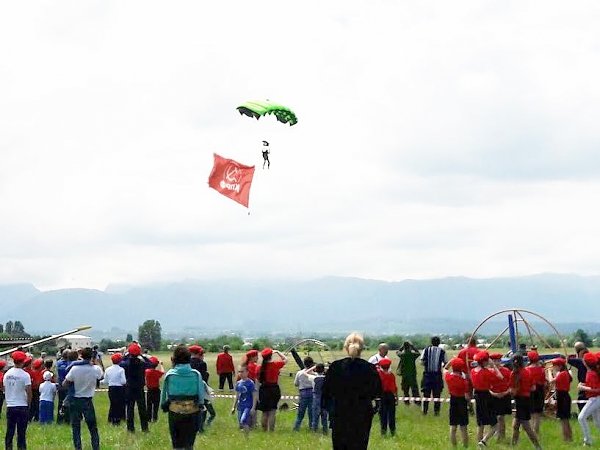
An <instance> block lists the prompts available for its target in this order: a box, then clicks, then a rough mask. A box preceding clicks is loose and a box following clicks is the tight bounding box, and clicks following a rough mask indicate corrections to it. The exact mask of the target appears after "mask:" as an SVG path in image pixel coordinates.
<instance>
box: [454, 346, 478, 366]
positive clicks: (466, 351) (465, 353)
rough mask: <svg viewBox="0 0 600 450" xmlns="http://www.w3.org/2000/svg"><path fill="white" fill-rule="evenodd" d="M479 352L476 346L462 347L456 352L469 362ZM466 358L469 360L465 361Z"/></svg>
mask: <svg viewBox="0 0 600 450" xmlns="http://www.w3.org/2000/svg"><path fill="white" fill-rule="evenodd" d="M478 352H479V349H478V348H477V347H467V348H463V349H462V350H461V351H460V352H458V357H459V358H460V359H462V360H463V361H464V362H466V363H468V364H470V363H472V362H473V361H474V358H475V355H476V354H477V353H478ZM467 358H468V359H469V361H468V362H467Z"/></svg>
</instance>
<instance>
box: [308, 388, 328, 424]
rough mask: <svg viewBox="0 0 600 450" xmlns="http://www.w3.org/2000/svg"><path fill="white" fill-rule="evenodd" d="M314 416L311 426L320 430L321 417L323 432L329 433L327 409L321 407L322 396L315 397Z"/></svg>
mask: <svg viewBox="0 0 600 450" xmlns="http://www.w3.org/2000/svg"><path fill="white" fill-rule="evenodd" d="M312 410H313V411H312V416H313V420H312V423H311V424H310V428H311V429H312V430H313V431H318V430H319V419H321V426H322V427H323V433H327V429H328V426H327V410H326V409H325V408H322V407H321V397H320V396H319V397H317V396H315V397H313V404H312Z"/></svg>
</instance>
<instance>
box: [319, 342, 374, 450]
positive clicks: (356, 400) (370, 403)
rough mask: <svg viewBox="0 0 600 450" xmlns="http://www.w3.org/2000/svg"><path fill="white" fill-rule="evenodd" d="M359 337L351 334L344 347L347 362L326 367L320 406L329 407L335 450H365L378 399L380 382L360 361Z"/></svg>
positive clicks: (360, 346) (342, 360)
mask: <svg viewBox="0 0 600 450" xmlns="http://www.w3.org/2000/svg"><path fill="white" fill-rule="evenodd" d="M363 348H364V341H363V338H362V336H361V335H359V334H356V333H352V334H350V335H349V336H348V337H347V338H346V341H345V343H344V350H346V353H348V358H344V359H341V360H338V361H334V362H333V363H331V365H330V366H329V370H328V371H327V374H326V375H325V382H324V384H323V393H322V404H323V405H329V408H330V413H331V416H330V417H331V427H332V441H333V448H334V450H365V449H366V448H367V446H368V445H369V433H370V431H371V422H372V420H373V416H374V415H375V413H376V412H377V409H378V407H379V402H380V399H381V392H382V389H381V380H380V379H379V375H378V374H377V369H376V368H375V366H374V365H373V364H370V363H369V362H367V361H365V360H364V359H361V358H360V354H361V352H362V350H363Z"/></svg>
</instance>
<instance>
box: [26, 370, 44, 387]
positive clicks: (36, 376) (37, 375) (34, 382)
mask: <svg viewBox="0 0 600 450" xmlns="http://www.w3.org/2000/svg"><path fill="white" fill-rule="evenodd" d="M25 372H27V373H28V374H29V376H30V377H31V389H39V388H40V384H42V383H43V382H44V371H41V370H34V369H25Z"/></svg>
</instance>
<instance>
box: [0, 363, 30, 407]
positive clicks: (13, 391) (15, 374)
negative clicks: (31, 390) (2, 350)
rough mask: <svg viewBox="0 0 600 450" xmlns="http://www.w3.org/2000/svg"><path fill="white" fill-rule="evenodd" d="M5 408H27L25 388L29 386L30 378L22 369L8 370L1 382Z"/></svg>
mask: <svg viewBox="0 0 600 450" xmlns="http://www.w3.org/2000/svg"><path fill="white" fill-rule="evenodd" d="M2 383H3V384H4V397H5V399H6V407H7V408H11V407H13V406H29V404H28V403H27V390H26V388H27V386H31V377H30V376H29V374H28V373H27V372H25V371H24V370H23V369H19V368H17V367H13V368H12V369H8V371H7V372H6V373H5V374H4V379H3V380H2Z"/></svg>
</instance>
